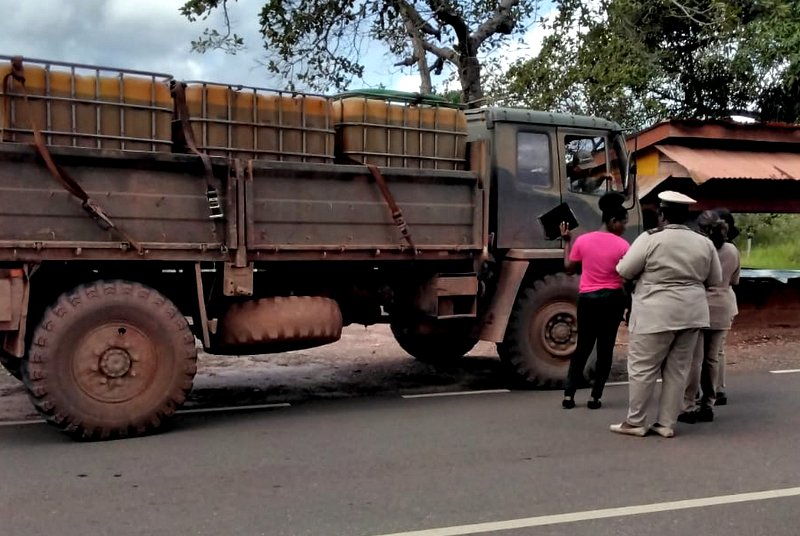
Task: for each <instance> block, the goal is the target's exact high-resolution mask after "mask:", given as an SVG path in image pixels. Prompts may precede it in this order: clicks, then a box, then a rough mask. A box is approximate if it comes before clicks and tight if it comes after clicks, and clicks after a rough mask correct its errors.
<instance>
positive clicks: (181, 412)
mask: <svg viewBox="0 0 800 536" xmlns="http://www.w3.org/2000/svg"><path fill="white" fill-rule="evenodd" d="M288 407H291V404H289V403H288V402H282V403H280V404H256V405H252V406H224V407H221V408H197V409H181V410H178V411H176V412H175V413H176V414H177V415H189V414H198V413H221V412H224V411H247V410H253V409H270V408H288ZM44 423H45V421H44V420H43V419H31V420H29V421H5V422H0V426H24V425H27V424H44Z"/></svg>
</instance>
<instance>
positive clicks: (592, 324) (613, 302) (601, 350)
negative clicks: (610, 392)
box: [564, 289, 627, 398]
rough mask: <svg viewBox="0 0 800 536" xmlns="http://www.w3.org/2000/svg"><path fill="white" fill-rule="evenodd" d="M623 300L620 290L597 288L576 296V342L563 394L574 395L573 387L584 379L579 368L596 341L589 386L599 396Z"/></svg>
mask: <svg viewBox="0 0 800 536" xmlns="http://www.w3.org/2000/svg"><path fill="white" fill-rule="evenodd" d="M626 305H627V299H626V297H625V293H624V292H623V291H622V289H620V290H598V291H596V292H588V293H585V294H579V295H578V344H577V347H576V348H575V353H574V354H572V357H571V358H570V361H569V373H568V374H567V382H566V385H565V388H564V396H575V390H576V389H577V388H578V387H579V386H580V385H581V384H582V383H583V382H584V378H583V369H584V368H586V361H587V360H588V359H589V355H590V354H591V353H592V348H594V346H595V343H597V374H596V376H595V379H594V387H592V398H600V397H602V396H603V388H604V387H605V386H606V381H608V375H609V374H610V373H611V361H612V360H613V359H614V343H615V342H616V340H617V330H618V329H619V323H620V322H621V321H622V314H623V313H624V311H625V307H626Z"/></svg>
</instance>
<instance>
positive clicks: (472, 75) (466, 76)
mask: <svg viewBox="0 0 800 536" xmlns="http://www.w3.org/2000/svg"><path fill="white" fill-rule="evenodd" d="M471 52H473V53H472V54H461V55H459V58H458V77H459V80H460V81H461V100H462V101H463V103H464V104H466V105H467V108H480V107H481V106H483V105H484V104H485V103H484V102H483V86H482V85H481V63H480V61H478V58H477V57H476V56H475V54H474V51H471Z"/></svg>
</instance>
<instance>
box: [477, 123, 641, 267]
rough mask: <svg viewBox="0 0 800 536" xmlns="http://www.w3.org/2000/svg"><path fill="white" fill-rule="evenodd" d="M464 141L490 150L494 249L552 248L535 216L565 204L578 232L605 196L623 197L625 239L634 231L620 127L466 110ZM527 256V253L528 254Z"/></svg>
mask: <svg viewBox="0 0 800 536" xmlns="http://www.w3.org/2000/svg"><path fill="white" fill-rule="evenodd" d="M467 117H468V124H469V135H470V140H472V141H474V140H487V141H488V144H489V147H490V153H491V157H490V158H491V177H492V178H491V180H492V184H491V210H490V213H491V217H490V232H492V233H494V245H495V247H496V248H497V249H499V250H512V249H521V250H552V249H554V248H557V249H559V250H560V248H561V246H560V243H559V242H558V240H554V239H550V238H548V237H547V236H545V229H544V228H543V226H542V223H541V222H540V220H539V217H540V216H542V215H544V214H545V213H547V212H548V211H550V210H552V209H553V208H554V207H556V206H558V205H559V204H561V203H566V204H567V205H568V206H569V208H570V209H571V210H572V211H573V213H574V215H575V218H576V220H577V222H578V228H577V229H576V233H577V234H581V233H584V232H587V231H591V230H594V229H595V228H597V227H598V226H599V225H600V216H599V214H600V212H599V209H598V208H597V201H598V199H599V197H600V196H601V195H603V194H604V193H606V192H609V191H618V192H621V193H624V194H625V195H626V197H627V198H628V206H630V207H631V210H630V213H629V224H628V236H627V237H628V238H630V239H632V238H633V237H635V236H636V235H637V234H638V233H639V232H640V220H641V218H640V217H639V212H640V211H639V208H638V201H637V200H636V198H635V195H634V181H633V180H631V177H630V173H629V169H630V166H629V162H628V153H627V150H626V147H625V138H624V135H623V133H622V128H621V127H620V126H619V125H618V124H617V123H614V122H612V121H607V120H605V119H599V118H594V117H584V116H575V115H568V114H554V113H547V112H539V111H532V110H525V109H515V108H488V109H481V110H474V111H470V112H467ZM529 254H530V255H534V253H533V251H530V252H529Z"/></svg>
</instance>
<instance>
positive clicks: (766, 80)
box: [492, 0, 800, 128]
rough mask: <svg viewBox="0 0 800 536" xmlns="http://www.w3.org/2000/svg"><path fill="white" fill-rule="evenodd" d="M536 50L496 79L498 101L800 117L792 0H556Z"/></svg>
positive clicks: (631, 117)
mask: <svg viewBox="0 0 800 536" xmlns="http://www.w3.org/2000/svg"><path fill="white" fill-rule="evenodd" d="M556 8H557V11H556V15H555V16H554V17H553V18H552V20H550V21H549V23H548V24H547V25H546V26H547V30H548V36H547V37H546V38H545V39H544V42H543V46H542V49H541V52H540V53H539V54H538V55H537V56H536V57H533V58H529V59H525V60H522V61H519V62H517V63H516V64H514V65H513V66H512V67H511V69H510V70H509V71H508V72H507V73H506V74H505V75H504V76H502V77H501V78H500V79H498V80H494V82H493V84H492V93H493V94H494V95H495V97H496V98H497V99H498V100H499V101H501V102H506V103H512V104H519V105H524V106H529V107H532V108H538V109H543V110H553V111H565V112H571V113H581V114H589V115H600V116H606V117H611V118H613V119H616V120H618V121H620V122H623V124H626V125H627V126H629V127H631V128H637V127H643V126H647V125H649V124H652V123H653V122H655V121H657V120H659V119H662V118H664V117H666V116H672V117H699V118H715V117H728V116H730V115H751V116H754V117H757V118H760V119H762V120H778V121H798V120H800V4H798V3H797V1H796V0H715V1H714V2H709V1H707V0H557V1H556Z"/></svg>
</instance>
